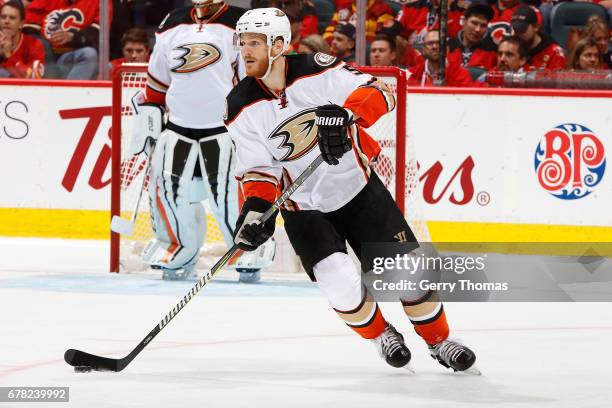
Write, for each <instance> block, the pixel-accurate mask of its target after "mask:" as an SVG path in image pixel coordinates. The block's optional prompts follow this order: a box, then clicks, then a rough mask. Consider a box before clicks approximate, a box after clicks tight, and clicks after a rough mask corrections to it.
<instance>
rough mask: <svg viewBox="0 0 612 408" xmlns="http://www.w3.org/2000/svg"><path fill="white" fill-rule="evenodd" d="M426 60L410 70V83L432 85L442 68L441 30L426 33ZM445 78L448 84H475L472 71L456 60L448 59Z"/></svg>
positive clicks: (424, 51)
mask: <svg viewBox="0 0 612 408" xmlns="http://www.w3.org/2000/svg"><path fill="white" fill-rule="evenodd" d="M423 58H424V60H423V61H422V62H421V63H419V64H418V65H416V66H414V67H412V68H410V69H409V70H408V75H409V76H408V85H416V86H431V85H433V83H434V79H435V78H436V77H437V75H438V70H439V68H440V32H439V31H438V30H432V31H429V32H427V34H425V41H424V42H423ZM444 78H445V82H446V85H447V86H474V85H475V84H474V81H473V80H472V77H471V76H470V73H469V72H468V71H467V70H466V69H465V68H463V67H462V66H461V65H459V64H458V63H456V62H454V61H450V60H447V63H446V70H445V72H444Z"/></svg>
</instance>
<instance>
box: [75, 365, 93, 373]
mask: <svg viewBox="0 0 612 408" xmlns="http://www.w3.org/2000/svg"><path fill="white" fill-rule="evenodd" d="M91 370H93V368H92V367H90V366H75V367H74V372H75V373H88V372H90V371H91Z"/></svg>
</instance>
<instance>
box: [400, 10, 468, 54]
mask: <svg viewBox="0 0 612 408" xmlns="http://www.w3.org/2000/svg"><path fill="white" fill-rule="evenodd" d="M462 17H463V10H462V9H460V8H458V7H457V6H456V5H455V4H454V3H453V4H452V5H451V6H450V7H449V10H448V20H447V23H446V24H447V35H448V37H450V38H454V37H455V36H456V35H457V33H458V32H459V30H461V19H462ZM395 19H396V20H397V21H399V22H400V23H401V24H402V26H404V36H405V37H406V38H407V39H408V40H409V41H410V44H413V45H414V44H421V43H422V42H423V38H424V37H425V34H427V31H429V30H432V29H434V28H439V18H438V14H437V13H436V12H435V10H434V9H433V7H432V6H431V3H430V2H429V0H416V1H412V2H409V3H408V4H405V5H404V6H402V9H401V10H400V12H399V13H398V14H397V17H396V18H395Z"/></svg>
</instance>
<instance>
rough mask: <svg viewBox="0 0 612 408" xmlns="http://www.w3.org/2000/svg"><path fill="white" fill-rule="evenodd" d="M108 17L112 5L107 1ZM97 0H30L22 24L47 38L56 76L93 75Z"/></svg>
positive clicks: (96, 40)
mask: <svg viewBox="0 0 612 408" xmlns="http://www.w3.org/2000/svg"><path fill="white" fill-rule="evenodd" d="M109 8H110V10H109V14H111V19H112V6H111V5H110V4H109ZM99 11H100V10H99V2H98V1H94V0H33V1H32V3H31V4H30V5H29V6H28V8H27V9H26V24H25V26H24V28H25V27H29V28H30V29H31V30H36V31H39V32H40V33H41V34H42V36H43V37H44V38H46V39H47V40H49V41H50V42H51V46H52V47H53V53H54V54H55V56H56V62H57V69H58V70H59V71H60V73H59V74H60V76H62V77H65V78H67V79H94V78H95V77H96V76H97V71H98V52H97V51H96V49H95V48H94V47H96V46H97V44H98V36H99V29H100V26H99V23H100V13H99Z"/></svg>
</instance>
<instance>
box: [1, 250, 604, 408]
mask: <svg viewBox="0 0 612 408" xmlns="http://www.w3.org/2000/svg"><path fill="white" fill-rule="evenodd" d="M107 259H108V258H107V249H106V245H105V243H99V242H94V241H92V242H82V241H81V242H78V241H74V242H71V241H61V240H57V241H52V240H49V241H44V240H22V239H0V311H1V312H0V313H1V315H2V318H1V325H2V326H1V327H2V328H1V330H0V386H68V387H70V402H69V403H63V404H62V403H55V404H51V405H50V406H69V407H122V408H123V407H144V408H152V407H179V406H181V407H200V408H212V407H266V408H274V407H283V408H290V407H308V408H315V407H316V408H319V407H351V408H356V407H368V408H379V407H380V408H386V407H405V408H413V407H414V408H416V407H419V408H420V407H445V408H446V407H448V408H460V407H487V408H488V407H493V406H500V407H525V408H527V407H529V408H531V407H555V408H557V407H568V408H569V407H571V408H582V407H602V408H603V407H610V406H612V374H610V367H611V365H612V313H611V308H610V304H606V303H503V304H502V303H473V304H465V303H452V304H447V305H446V313H447V316H448V319H449V322H450V324H451V330H452V334H451V335H454V336H456V337H460V338H461V339H463V340H464V341H465V342H466V343H467V344H468V345H470V347H471V348H473V349H474V350H475V352H476V353H477V356H478V365H479V367H480V369H481V370H482V372H483V376H481V377H473V376H466V375H458V374H453V373H451V372H448V371H446V370H445V369H444V368H443V367H442V366H440V365H439V364H438V363H437V362H435V361H434V360H432V359H431V358H430V357H429V355H428V352H427V349H426V347H425V346H424V344H423V343H422V341H421V340H420V339H419V338H418V337H417V335H416V334H415V333H414V331H413V330H412V326H411V325H410V323H409V322H408V320H407V318H406V317H405V315H404V314H403V312H402V310H401V308H400V307H399V306H398V305H397V304H383V305H381V307H382V309H383V312H384V313H385V315H386V317H387V318H388V320H390V321H391V322H392V323H393V324H394V325H395V326H396V328H398V329H399V330H400V331H401V332H403V333H404V334H405V338H406V343H407V345H408V346H409V347H410V349H411V351H412V354H413V366H414V368H415V370H416V374H409V373H408V372H407V371H403V370H398V369H394V368H391V367H389V366H387V365H386V364H385V363H384V362H383V361H382V360H380V359H379V357H378V355H377V353H376V351H375V349H374V347H373V346H372V345H371V344H369V342H367V341H364V340H362V339H361V338H359V337H358V336H357V335H356V334H354V333H353V332H352V331H351V330H349V329H348V328H347V327H346V326H345V325H344V323H342V321H341V320H340V319H339V318H338V317H337V316H336V315H335V313H334V312H333V311H332V310H331V309H330V308H329V307H328V305H327V302H326V300H325V299H324V298H323V297H322V295H321V294H320V293H319V291H318V289H317V288H316V287H315V286H313V285H312V284H310V283H309V282H307V281H306V280H305V279H298V280H295V279H294V280H292V281H274V282H269V281H268V282H266V283H263V284H259V285H243V284H237V283H235V282H234V280H235V277H234V276H232V275H231V274H230V275H227V274H225V275H223V276H221V278H220V279H216V280H215V281H213V282H212V283H211V284H209V285H207V287H206V288H204V289H203V290H202V291H201V292H200V294H199V295H198V296H197V297H196V298H195V299H194V300H193V301H192V302H191V303H190V304H189V305H188V306H187V307H186V308H185V309H184V310H183V311H182V312H181V313H180V314H179V315H178V316H177V317H176V319H175V320H173V322H172V323H171V324H170V325H169V326H167V327H166V328H165V329H164V330H163V332H162V333H161V334H160V335H159V336H158V337H157V338H156V339H155V340H154V342H153V343H152V344H151V345H150V346H149V347H147V348H146V349H145V350H144V351H143V352H142V353H141V354H140V355H139V356H138V357H137V358H136V359H135V360H134V362H133V363H132V364H131V365H129V366H128V367H127V368H126V369H125V370H124V371H123V372H120V373H108V372H106V373H98V372H92V373H82V374H77V373H75V372H74V371H73V370H72V367H70V366H68V365H66V363H65V362H64V361H63V354H64V351H65V350H66V349H67V348H79V349H82V350H85V351H88V352H92V353H94V354H101V355H107V356H113V357H122V356H124V355H126V354H127V353H128V352H129V351H130V350H131V349H132V348H133V347H134V346H135V345H136V344H137V343H138V342H139V341H140V340H141V339H142V338H143V337H144V335H145V334H146V333H148V332H149V330H151V329H152V328H153V327H154V326H155V325H156V324H157V323H158V321H159V320H160V319H161V318H162V317H163V316H164V315H165V314H166V313H167V312H168V310H169V309H170V308H172V307H173V306H174V305H175V304H176V302H177V301H178V299H179V298H180V297H182V296H183V295H184V294H185V293H186V292H187V291H188V290H189V288H190V287H191V286H192V285H193V282H170V283H169V282H163V281H161V280H160V278H159V277H156V276H153V275H146V274H145V275H135V274H132V275H127V274H120V275H116V274H109V273H106V272H105V271H106V270H107V268H108V266H107ZM5 406H6V407H16V408H20V407H28V406H35V407H39V406H40V405H39V404H37V403H29V404H28V403H0V407H5ZM44 406H46V405H44Z"/></svg>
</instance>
